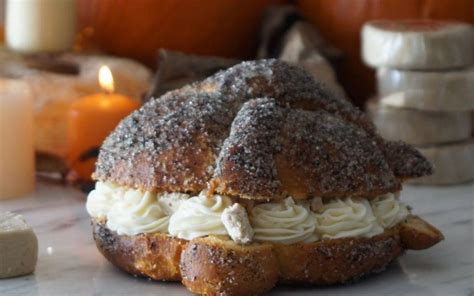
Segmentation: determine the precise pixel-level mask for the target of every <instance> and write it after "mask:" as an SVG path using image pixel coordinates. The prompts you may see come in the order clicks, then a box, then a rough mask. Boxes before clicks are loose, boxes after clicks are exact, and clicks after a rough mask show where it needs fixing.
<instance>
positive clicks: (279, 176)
mask: <svg viewBox="0 0 474 296" xmlns="http://www.w3.org/2000/svg"><path fill="white" fill-rule="evenodd" d="M407 147H409V146H406V145H401V144H397V143H395V144H393V143H391V142H386V141H384V140H383V139H381V138H380V137H379V136H378V135H377V134H376V133H375V131H374V127H373V125H372V123H371V122H370V120H369V119H368V118H367V117H366V116H365V115H364V114H363V113H362V112H361V111H360V110H359V109H357V108H356V107H354V106H352V105H351V104H350V103H349V102H347V101H346V100H345V99H343V98H339V97H337V96H336V95H334V94H333V93H331V92H330V91H329V90H328V89H327V88H326V87H325V86H324V85H323V84H321V83H319V82H316V81H314V80H313V78H312V77H311V75H309V74H308V73H306V72H305V71H304V70H302V69H300V68H298V67H295V66H290V65H288V64H286V63H283V62H279V61H276V60H260V61H251V62H244V63H241V64H239V65H236V66H234V67H232V68H229V69H228V70H225V71H222V72H219V73H217V74H215V75H213V76H211V77H209V78H208V79H206V80H204V81H202V82H198V83H195V84H193V85H191V86H186V87H184V88H182V89H179V90H175V91H172V92H169V93H167V94H165V95H163V96H162V97H160V98H157V99H152V100H151V101H149V102H148V103H146V104H145V105H144V106H143V107H142V108H140V109H139V110H137V111H136V112H134V113H132V114H131V115H130V116H128V117H127V118H126V119H124V120H123V121H122V122H121V123H120V124H119V125H118V127H117V128H116V130H115V131H114V132H113V133H112V134H111V135H110V136H109V137H108V138H107V139H106V140H105V142H104V144H103V146H102V148H101V151H100V154H99V158H98V162H97V168H96V171H95V173H94V178H95V179H97V180H100V181H107V182H112V183H116V184H118V185H122V186H126V187H132V188H141V189H143V190H150V191H160V192H162V191H167V192H192V193H197V192H199V191H201V190H203V189H206V188H207V187H208V184H211V185H212V186H211V188H210V189H211V193H212V191H214V192H217V193H221V194H226V195H231V196H238V197H240V198H247V199H253V200H263V199H265V200H271V199H280V198H282V197H285V196H287V195H288V194H290V195H292V196H293V197H294V198H297V199H304V198H310V197H314V196H315V195H317V196H321V197H323V198H333V197H341V196H347V195H351V196H363V197H365V198H372V197H375V196H378V195H380V194H383V193H387V192H394V191H398V190H399V189H400V187H401V185H400V180H402V179H405V178H411V177H418V176H422V175H426V174H430V172H431V166H430V164H429V163H428V162H427V161H426V160H425V159H424V158H423V157H422V156H421V155H414V151H416V150H414V149H413V148H411V149H409V148H407Z"/></svg>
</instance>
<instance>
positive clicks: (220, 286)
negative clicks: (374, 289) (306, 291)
mask: <svg viewBox="0 0 474 296" xmlns="http://www.w3.org/2000/svg"><path fill="white" fill-rule="evenodd" d="M93 231H94V239H95V241H96V244H97V247H98V248H99V250H100V251H101V253H102V254H103V255H104V256H105V257H106V258H107V259H108V260H109V261H110V262H112V263H113V264H114V265H116V266H117V267H119V268H120V269H122V270H124V271H126V272H128V273H131V274H134V275H139V276H145V277H150V278H152V279H155V280H164V281H179V280H181V281H182V283H183V284H184V285H185V286H186V287H187V288H188V289H189V290H191V291H192V292H194V293H198V294H204V295H218V294H220V293H224V294H226V295H227V294H228V295H257V294H262V293H264V292H267V291H269V290H270V289H271V288H273V287H274V286H275V285H276V284H277V283H278V282H281V283H292V284H305V285H306V284H312V285H330V284H337V283H345V282H348V281H354V280H357V279H359V278H361V277H363V276H365V275H367V274H370V273H373V272H377V271H381V270H383V269H384V268H385V267H386V266H387V265H388V264H389V263H390V262H391V261H393V260H394V259H395V258H397V257H398V256H399V255H400V254H402V253H403V252H404V250H406V249H414V250H419V249H426V248H429V247H431V246H433V245H434V244H436V243H438V242H439V241H441V240H442V239H443V235H442V234H441V233H440V232H439V230H437V229H436V228H434V227H433V226H431V225H430V224H428V223H427V222H425V221H424V220H422V219H421V218H418V217H417V216H409V217H407V218H406V219H405V220H404V221H402V222H400V223H399V224H398V225H397V226H395V227H393V228H391V229H387V230H386V231H385V232H383V233H382V234H380V235H377V236H374V237H371V238H342V239H328V240H322V241H318V242H314V243H296V244H291V245H284V244H272V243H257V242H254V243H252V244H249V245H238V244H236V243H234V242H233V241H231V240H229V239H226V238H223V237H213V236H210V237H204V238H197V239H193V240H191V241H185V240H181V239H178V238H173V237H171V236H168V235H166V234H160V233H153V234H139V235H135V236H126V235H118V234H116V233H115V232H113V231H111V230H110V229H108V228H107V227H106V226H105V224H104V221H100V220H93Z"/></svg>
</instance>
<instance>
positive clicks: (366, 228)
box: [316, 197, 384, 238]
mask: <svg viewBox="0 0 474 296" xmlns="http://www.w3.org/2000/svg"><path fill="white" fill-rule="evenodd" d="M316 221H317V224H318V227H317V228H316V231H317V232H318V233H319V234H320V235H321V237H322V238H343V237H358V236H361V237H372V236H374V235H377V234H380V233H382V232H383V231H384V230H383V228H382V226H380V224H379V223H378V221H377V218H375V215H374V213H373V212H372V208H371V206H370V203H369V201H368V200H366V199H357V198H351V197H348V198H345V199H335V200H331V201H330V202H328V203H326V204H323V206H322V207H320V208H319V209H318V213H316Z"/></svg>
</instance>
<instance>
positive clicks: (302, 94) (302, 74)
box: [197, 59, 375, 133]
mask: <svg viewBox="0 0 474 296" xmlns="http://www.w3.org/2000/svg"><path fill="white" fill-rule="evenodd" d="M197 87H200V88H203V89H205V90H207V91H211V90H212V91H217V92H219V93H221V94H224V95H225V96H227V97H237V100H235V102H236V103H237V104H238V105H242V103H244V102H245V101H247V100H249V99H254V98H263V97H272V98H275V100H277V101H278V102H279V103H280V104H283V105H288V106H291V107H300V108H304V109H310V110H317V109H324V110H326V111H328V112H331V113H335V114H338V115H340V116H343V117H344V118H345V119H347V120H349V121H353V122H357V123H358V124H359V125H361V126H363V127H364V128H365V129H367V130H369V131H370V132H371V133H374V130H375V129H374V127H373V124H372V123H371V122H370V120H369V119H368V118H367V117H366V116H365V115H364V113H363V112H361V111H360V110H359V109H357V108H356V107H354V106H353V105H352V104H351V103H349V102H348V101H347V100H346V99H344V98H342V97H339V96H337V95H336V94H334V93H333V92H332V91H331V90H330V89H329V88H328V87H326V85H324V83H322V82H320V81H316V80H314V78H313V77H312V76H311V75H310V74H309V73H308V72H306V71H304V70H303V69H302V68H300V67H297V66H293V65H289V64H287V63H284V62H281V61H278V60H275V59H268V60H260V61H248V62H243V63H240V64H238V65H236V66H233V67H231V68H229V69H227V70H223V71H220V72H218V73H216V74H215V75H213V76H211V77H209V78H207V79H205V80H204V81H203V82H200V83H197Z"/></svg>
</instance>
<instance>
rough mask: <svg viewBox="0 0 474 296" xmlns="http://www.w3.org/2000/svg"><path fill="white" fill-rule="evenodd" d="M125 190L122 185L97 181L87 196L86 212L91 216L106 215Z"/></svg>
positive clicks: (101, 216) (99, 216)
mask: <svg viewBox="0 0 474 296" xmlns="http://www.w3.org/2000/svg"><path fill="white" fill-rule="evenodd" d="M125 191H126V189H124V187H120V186H116V185H113V184H110V183H104V182H97V183H96V184H95V189H94V190H92V191H91V192H90V193H89V196H88V197H87V203H86V209H87V212H88V213H89V215H90V216H91V217H98V218H103V217H106V216H107V213H108V212H109V211H110V209H111V208H112V207H113V205H114V204H115V203H116V202H117V201H118V200H120V199H122V198H123V195H124V194H125Z"/></svg>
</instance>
